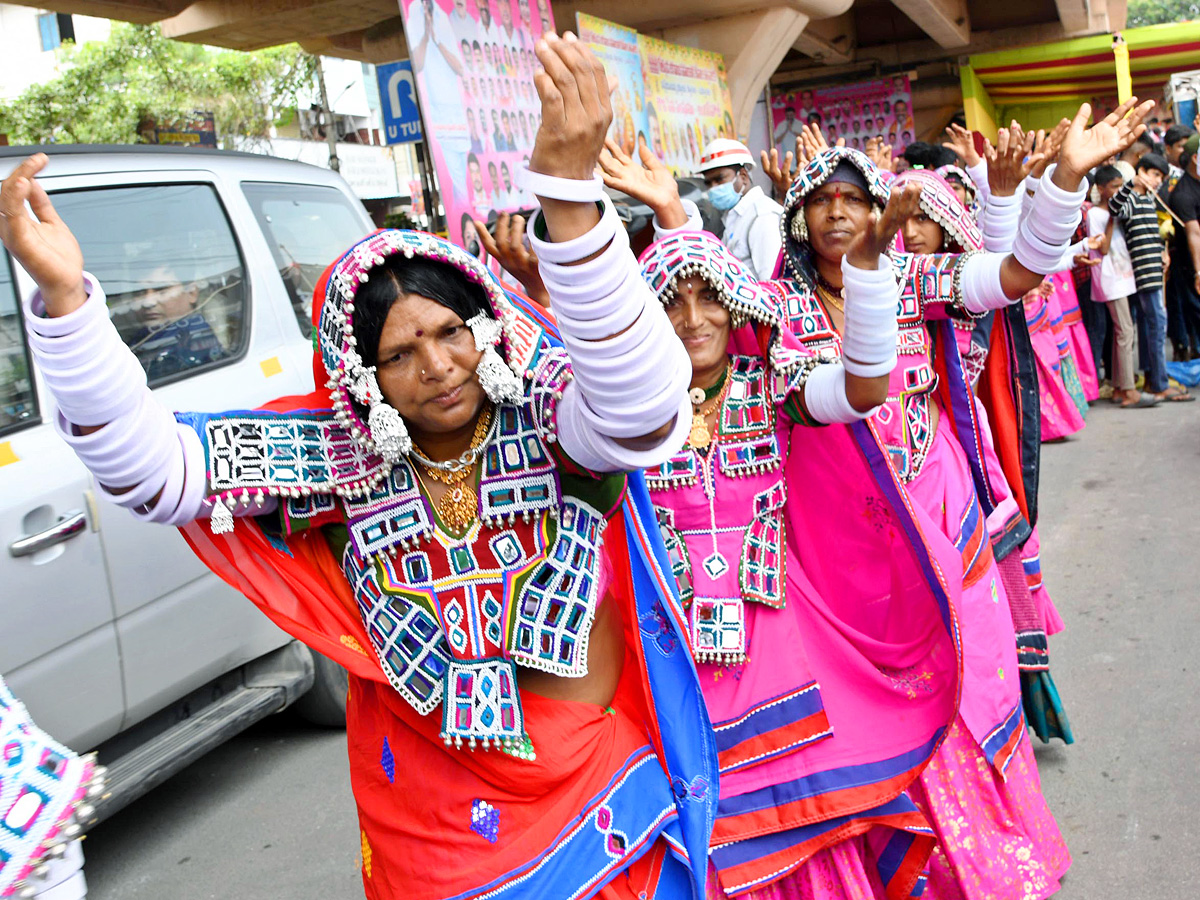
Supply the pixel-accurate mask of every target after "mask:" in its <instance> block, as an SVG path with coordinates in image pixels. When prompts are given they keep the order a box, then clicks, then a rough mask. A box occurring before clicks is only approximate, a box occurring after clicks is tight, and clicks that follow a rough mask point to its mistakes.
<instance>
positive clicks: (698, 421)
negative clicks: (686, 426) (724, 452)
mask: <svg viewBox="0 0 1200 900" xmlns="http://www.w3.org/2000/svg"><path fill="white" fill-rule="evenodd" d="M711 442H712V435H711V434H709V431H708V423H707V422H705V421H704V416H702V415H700V414H699V413H692V430H691V433H690V434H689V435H688V443H689V444H691V445H692V446H693V447H695V448H697V449H699V450H703V449H704V448H705V447H707V446H708V445H709V444H710V443H711Z"/></svg>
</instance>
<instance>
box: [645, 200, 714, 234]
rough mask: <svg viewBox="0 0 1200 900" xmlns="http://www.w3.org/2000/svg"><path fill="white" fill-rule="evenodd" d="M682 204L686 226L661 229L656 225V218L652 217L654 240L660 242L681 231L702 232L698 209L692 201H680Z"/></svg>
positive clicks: (701, 220) (702, 225)
mask: <svg viewBox="0 0 1200 900" xmlns="http://www.w3.org/2000/svg"><path fill="white" fill-rule="evenodd" d="M679 202H680V203H682V204H683V211H684V212H685V213H687V217H688V220H687V224H686V225H680V226H679V227H678V228H663V227H662V226H661V225H659V224H658V216H655V217H654V239H655V240H656V241H661V240H662V239H663V238H669V237H672V236H673V235H676V234H679V233H680V232H683V231H703V230H704V220H703V219H701V218H700V207H698V206H697V205H696V203H695V201H693V200H680V201H679Z"/></svg>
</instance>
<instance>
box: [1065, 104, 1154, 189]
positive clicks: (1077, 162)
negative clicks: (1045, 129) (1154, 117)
mask: <svg viewBox="0 0 1200 900" xmlns="http://www.w3.org/2000/svg"><path fill="white" fill-rule="evenodd" d="M1153 109H1154V101H1153V100H1146V101H1145V102H1144V103H1138V99H1137V97H1130V98H1129V99H1128V100H1126V101H1125V102H1124V103H1122V104H1121V105H1120V106H1118V107H1117V108H1116V109H1114V110H1113V111H1112V112H1111V113H1109V114H1108V115H1107V116H1105V117H1104V118H1103V119H1101V120H1100V121H1099V122H1097V123H1096V124H1095V125H1093V126H1092V127H1091V128H1088V127H1087V120H1088V119H1089V118H1090V117H1091V115H1092V107H1091V104H1089V103H1084V104H1083V105H1082V106H1080V107H1079V112H1077V113H1076V114H1075V118H1074V119H1073V120H1072V122H1071V124H1070V127H1068V128H1067V131H1066V134H1065V135H1064V136H1063V141H1062V147H1061V148H1060V149H1059V151H1058V166H1057V167H1056V168H1055V170H1054V175H1053V176H1052V177H1053V180H1054V183H1055V184H1056V185H1058V187H1060V188H1062V189H1063V190H1065V191H1074V190H1077V189H1078V188H1079V185H1080V183H1081V182H1082V181H1083V179H1084V177H1085V176H1086V175H1087V173H1088V172H1090V171H1091V170H1092V169H1094V168H1095V167H1096V166H1098V165H1100V164H1101V163H1102V162H1104V161H1105V160H1106V159H1108V158H1110V157H1112V156H1116V155H1118V154H1120V153H1123V152H1125V150H1126V149H1127V148H1128V147H1129V146H1130V145H1131V144H1132V143H1133V142H1134V141H1136V140H1137V139H1138V138H1139V137H1140V136H1141V135H1142V133H1143V132H1144V131H1145V130H1146V124H1145V119H1146V117H1147V116H1148V115H1150V111H1151V110H1153Z"/></svg>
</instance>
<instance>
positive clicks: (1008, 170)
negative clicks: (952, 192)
mask: <svg viewBox="0 0 1200 900" xmlns="http://www.w3.org/2000/svg"><path fill="white" fill-rule="evenodd" d="M1036 141H1037V135H1036V134H1034V133H1033V132H1030V133H1029V134H1025V133H1024V132H1023V131H1022V130H1021V126H1020V125H1018V124H1017V122H1016V121H1014V122H1013V123H1012V125H1011V126H1010V127H1008V128H1001V129H999V131H998V133H997V135H996V146H995V147H992V146H991V145H990V144H989V145H988V146H987V148H986V149H987V152H988V187H989V188H990V189H991V192H992V196H995V197H1011V196H1013V194H1015V193H1016V192H1017V191H1018V190H1019V189H1020V187H1021V183H1022V182H1023V181H1024V180H1025V178H1026V177H1027V176H1028V175H1029V173H1030V171H1032V169H1033V167H1034V165H1035V164H1036V163H1037V162H1039V161H1040V160H1041V155H1040V154H1036V153H1033V145H1034V143H1035V142H1036ZM1031 154H1032V155H1031Z"/></svg>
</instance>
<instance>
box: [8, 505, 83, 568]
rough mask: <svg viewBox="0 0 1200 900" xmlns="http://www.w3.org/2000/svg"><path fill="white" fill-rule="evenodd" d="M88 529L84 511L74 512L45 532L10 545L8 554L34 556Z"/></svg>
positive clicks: (20, 539)
mask: <svg viewBox="0 0 1200 900" xmlns="http://www.w3.org/2000/svg"><path fill="white" fill-rule="evenodd" d="M86 529H87V515H86V514H85V513H84V512H83V511H82V510H78V509H76V510H72V511H71V512H69V513H66V514H65V515H63V516H62V518H60V519H59V520H58V521H57V522H55V523H54V524H53V525H51V526H50V527H49V528H47V529H46V530H45V531H39V532H38V533H37V534H29V535H26V536H25V537H22V538H18V539H17V540H15V541H13V542H12V543H11V544H9V545H8V552H9V553H11V554H12V555H13V556H18V557H19V556H32V555H33V554H34V553H37V552H38V551H39V550H45V549H47V548H48V547H53V546H54V545H55V544H61V543H62V542H63V541H69V540H70V539H71V538H73V537H78V536H79V535H81V534H82V533H83V532H84V531H85V530H86Z"/></svg>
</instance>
